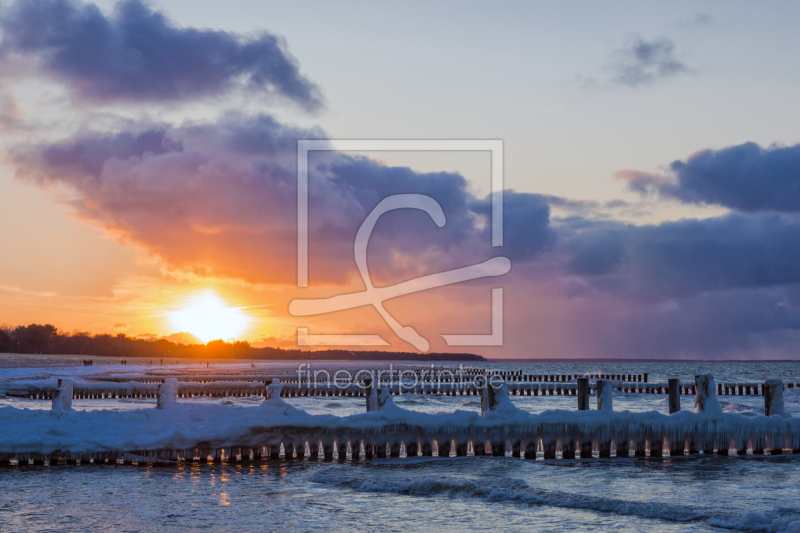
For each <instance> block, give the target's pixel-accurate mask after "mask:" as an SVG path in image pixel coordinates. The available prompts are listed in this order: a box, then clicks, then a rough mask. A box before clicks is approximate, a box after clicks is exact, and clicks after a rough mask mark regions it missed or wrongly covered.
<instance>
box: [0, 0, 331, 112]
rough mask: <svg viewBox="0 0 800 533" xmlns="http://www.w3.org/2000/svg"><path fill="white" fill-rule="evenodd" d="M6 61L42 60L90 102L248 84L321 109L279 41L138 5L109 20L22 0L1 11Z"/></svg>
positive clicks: (127, 5) (128, 4) (80, 8)
mask: <svg viewBox="0 0 800 533" xmlns="http://www.w3.org/2000/svg"><path fill="white" fill-rule="evenodd" d="M0 28H1V29H2V34H3V39H2V43H0V57H2V58H4V59H5V60H8V59H9V57H11V56H13V55H20V56H22V57H24V58H26V59H31V58H34V59H36V60H37V63H36V64H37V66H38V68H40V69H42V71H43V73H45V74H46V75H49V76H51V77H53V78H55V79H57V80H58V81H60V82H62V83H65V84H66V85H67V86H69V87H70V88H71V89H72V90H73V91H74V93H75V94H76V95H77V96H78V97H79V98H81V99H85V100H89V101H92V102H114V101H127V102H171V101H178V100H187V99H192V98H198V97H205V96H214V95H220V94H222V93H224V92H225V91H227V90H229V89H231V88H233V87H236V86H240V85H242V86H244V87H246V88H248V89H250V90H252V91H255V92H259V93H268V94H277V95H280V96H282V97H285V98H288V99H290V100H292V101H294V102H296V103H298V104H300V105H301V106H303V107H304V108H306V109H309V110H313V109H316V108H318V107H319V106H320V105H321V96H320V93H319V91H318V89H317V87H316V86H315V85H314V84H313V83H312V82H310V81H309V80H308V79H306V78H305V77H304V76H303V75H301V74H300V72H299V68H298V65H297V61H296V60H295V59H294V58H293V57H292V56H291V55H290V54H289V53H288V52H287V50H286V46H285V44H284V42H283V40H282V39H281V38H280V37H277V36H275V35H272V34H269V33H266V32H262V33H260V34H259V35H258V36H255V37H249V38H244V37H242V36H239V35H236V34H232V33H228V32H224V31H216V30H199V29H195V28H179V27H176V26H175V25H174V24H173V23H172V22H171V21H170V20H168V19H167V18H166V17H165V16H164V14H162V13H160V12H158V11H155V10H153V9H152V8H150V7H149V6H147V5H146V4H144V3H142V2H141V1H139V0H125V1H122V2H120V3H118V4H117V5H116V8H115V10H114V12H113V13H112V14H111V15H110V16H107V15H105V14H104V13H102V12H101V11H100V9H99V8H98V7H97V6H96V5H94V4H84V3H81V2H78V1H74V0H33V1H23V0H20V1H18V2H17V3H15V4H13V5H12V6H11V7H10V8H7V9H4V10H3V11H2V16H0Z"/></svg>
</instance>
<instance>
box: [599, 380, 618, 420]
mask: <svg viewBox="0 0 800 533" xmlns="http://www.w3.org/2000/svg"><path fill="white" fill-rule="evenodd" d="M613 390H614V386H613V384H612V383H611V382H610V381H605V380H600V381H598V382H597V410H598V411H602V412H604V413H610V412H612V411H613V410H614V406H613V403H612V397H613V395H612V391H613Z"/></svg>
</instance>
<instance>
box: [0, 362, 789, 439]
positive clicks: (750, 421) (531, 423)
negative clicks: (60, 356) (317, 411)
mask: <svg viewBox="0 0 800 533" xmlns="http://www.w3.org/2000/svg"><path fill="white" fill-rule="evenodd" d="M706 383H707V385H708V386H707V387H702V390H703V395H705V396H704V399H703V400H702V401H701V402H700V403H701V405H704V406H705V407H704V409H702V410H700V411H699V412H696V413H692V412H688V411H682V412H679V413H675V414H673V415H665V414H662V413H659V412H656V411H650V412H645V413H632V412H630V411H621V412H616V411H612V410H610V409H609V408H605V407H604V408H603V409H602V410H599V411H564V410H550V411H545V412H543V413H540V414H538V415H534V414H530V413H528V412H525V411H522V410H520V409H518V408H516V407H515V406H514V404H513V402H512V400H511V398H510V397H509V395H508V389H507V387H506V386H502V387H500V388H499V389H497V390H496V391H495V398H494V402H493V405H492V407H491V409H489V410H488V411H486V413H485V415H483V416H481V415H480V414H478V413H477V412H467V411H461V410H457V411H455V412H453V413H438V414H428V413H421V412H416V411H410V410H406V409H403V408H401V407H398V406H397V405H395V404H394V402H393V401H392V399H391V396H389V395H387V394H386V393H383V394H381V395H380V397H382V398H381V399H382V400H383V402H382V404H380V403H379V409H378V410H375V411H371V412H366V413H360V414H356V415H351V416H345V417H339V416H334V415H310V414H308V413H306V412H305V411H302V410H300V409H297V408H295V407H293V406H292V405H291V404H290V403H287V402H286V401H284V399H282V398H281V397H280V387H281V386H282V384H281V383H280V382H279V381H278V380H275V381H273V383H272V384H271V385H269V386H268V393H267V396H268V397H267V399H265V400H264V402H263V403H262V404H260V405H259V406H258V407H236V406H228V405H189V404H187V403H182V402H180V401H169V400H167V401H166V402H165V403H164V404H163V408H162V409H139V410H132V411H114V410H101V411H71V410H69V409H65V408H64V405H63V403H62V405H61V409H54V410H53V411H49V412H48V411H39V410H28V409H17V408H13V407H4V408H0V427H2V428H3V431H2V433H0V454H51V453H55V452H59V453H100V452H112V451H134V450H165V449H171V450H190V449H194V448H203V449H212V448H214V449H217V448H229V447H258V446H278V445H279V444H280V443H284V445H286V444H288V443H295V444H296V443H305V442H319V441H323V442H329V443H332V442H334V441H335V442H343V441H347V440H350V441H351V442H358V441H364V442H376V443H378V444H379V445H380V443H387V442H394V443H398V444H399V443H400V442H401V441H402V442H406V443H408V442H412V441H414V442H427V441H433V440H436V441H439V442H443V441H450V440H454V441H456V442H461V443H466V442H468V441H470V440H473V441H486V442H507V443H510V444H514V443H520V444H521V445H522V447H523V449H525V447H526V445H530V444H531V443H536V444H537V445H538V443H541V446H542V448H543V449H545V450H547V449H551V448H554V447H555V446H557V445H558V444H557V443H563V442H570V441H571V442H594V443H595V444H598V443H608V442H610V441H613V442H615V443H618V444H619V443H628V442H634V443H635V444H636V446H637V449H638V447H641V448H642V449H643V448H644V446H645V442H649V443H650V446H651V447H652V446H653V445H654V444H659V443H666V444H667V446H669V444H670V443H679V445H678V446H679V448H680V451H682V450H683V443H685V442H686V443H694V445H695V446H696V447H697V448H698V449H700V450H702V449H706V450H708V451H710V450H711V449H712V448H713V447H714V446H717V447H719V448H724V449H727V448H728V446H730V447H731V449H737V450H742V449H746V448H753V449H763V448H767V449H770V448H771V447H773V445H775V447H779V448H785V447H788V448H792V449H794V450H797V449H800V419H795V418H788V419H785V418H783V417H781V416H772V417H769V418H768V417H765V416H755V417H745V416H741V415H737V414H732V413H723V412H722V411H721V410H720V409H719V408H718V407H719V402H718V401H717V400H716V394H715V392H714V387H713V378H710V379H708V380H707V381H706ZM67 385H68V382H67V381H66V380H65V381H64V382H63V383H62V386H67ZM172 386H174V383H165V384H162V385H161V387H162V392H163V394H164V395H165V396H169V397H170V398H172ZM606 390H608V391H609V393H610V391H611V388H610V387H609V388H608V389H606ZM604 394H606V393H604ZM605 399H608V398H605ZM62 401H63V400H62ZM603 405H604V406H605V405H610V402H609V404H606V403H605V401H604V402H603ZM715 443H716V444H715ZM657 448H658V446H657ZM673 448H674V447H673Z"/></svg>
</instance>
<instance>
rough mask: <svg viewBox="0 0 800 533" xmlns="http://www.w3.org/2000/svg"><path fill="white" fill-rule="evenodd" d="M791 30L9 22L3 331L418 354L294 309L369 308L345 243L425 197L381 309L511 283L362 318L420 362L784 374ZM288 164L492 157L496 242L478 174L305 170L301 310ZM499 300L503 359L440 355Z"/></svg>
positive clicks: (698, 20)
mask: <svg viewBox="0 0 800 533" xmlns="http://www.w3.org/2000/svg"><path fill="white" fill-rule="evenodd" d="M798 11H800V6H798V5H797V4H796V3H790V2H775V3H772V4H770V6H769V9H766V8H765V7H764V5H763V4H756V3H746V2H670V3H643V2H613V3H607V4H604V5H598V4H596V3H591V2H559V3H545V2H499V3H488V2H407V3H404V4H402V6H401V5H392V4H388V3H370V2H340V3H336V4H330V3H324V2H310V1H305V2H304V1H300V2H291V3H290V2H286V3H276V2H264V1H258V2H245V1H237V0H230V1H228V2H225V3H219V2H210V1H198V0H193V1H177V0H176V1H160V2H152V3H142V2H139V1H127V2H119V3H116V2H98V3H97V4H93V3H88V2H84V3H81V2H73V1H67V0H48V1H20V2H6V3H4V4H2V9H0V149H2V158H0V205H2V209H0V224H1V225H0V250H2V252H0V324H6V325H11V326H13V325H15V324H28V323H32V322H37V323H52V324H54V325H56V326H57V327H59V328H61V329H63V330H65V331H73V330H81V331H89V332H92V333H112V334H116V333H125V334H128V335H131V336H139V335H143V336H145V338H158V337H163V336H166V337H169V336H170V335H174V334H176V333H179V332H181V331H185V330H191V329H192V327H193V326H194V328H195V331H193V332H192V333H194V334H195V336H197V337H198V338H200V339H201V340H209V339H207V338H204V337H206V335H211V336H213V335H214V334H216V333H217V330H215V329H214V325H215V324H217V325H218V324H219V323H221V322H225V324H226V327H224V328H221V329H219V331H220V332H223V331H224V335H223V336H225V337H226V338H228V337H227V336H228V335H231V337H230V338H239V339H244V340H248V341H250V342H252V343H253V344H255V345H258V346H267V345H269V346H282V347H292V346H296V345H297V329H298V328H308V332H309V333H311V334H337V335H355V334H376V335H380V337H381V338H382V339H384V340H385V341H386V343H387V345H388V348H387V349H392V350H409V349H414V347H413V346H412V344H409V343H408V342H407V341H406V340H403V339H401V338H400V337H398V335H397V334H396V333H395V332H394V331H393V330H392V329H391V328H390V327H389V325H388V324H387V322H386V321H385V320H384V318H383V317H382V316H381V315H380V314H379V312H378V310H376V309H375V308H373V307H371V306H367V307H360V308H357V309H349V310H343V311H338V312H335V313H327V314H321V315H316V316H302V317H299V316H293V315H292V314H291V313H290V312H289V304H290V302H291V301H292V300H294V299H297V298H302V299H308V298H322V297H331V296H336V295H340V294H345V293H352V292H359V291H363V290H364V282H363V281H362V278H361V276H360V274H359V270H358V268H357V264H356V261H355V260H354V256H353V246H354V240H355V237H356V233H357V231H358V229H359V227H360V225H361V224H362V222H363V221H364V220H365V218H366V217H367V216H368V215H369V214H370V212H372V210H373V209H374V208H375V207H376V206H377V205H378V203H379V202H380V201H381V200H382V199H383V198H386V197H388V196H391V195H396V194H425V195H428V196H430V197H431V198H434V199H435V200H436V202H438V204H439V205H440V206H441V208H442V211H443V214H444V216H445V217H446V223H445V224H444V225H443V226H442V227H437V224H435V223H434V221H432V220H431V218H430V217H429V215H428V214H425V213H423V212H421V211H419V210H409V209H404V210H401V211H393V212H390V213H387V214H384V215H383V216H382V217H381V218H380V219H379V220H378V223H377V225H376V226H375V230H374V232H373V234H372V236H371V239H370V241H369V248H368V250H369V252H368V265H369V270H370V275H371V279H372V281H373V282H374V283H375V286H376V287H379V286H390V285H394V284H397V283H399V282H403V281H407V280H413V279H416V278H419V277H420V276H425V275H430V274H435V273H438V272H443V271H446V270H450V269H456V268H462V267H465V266H468V265H473V264H477V263H480V262H482V261H486V260H488V259H491V258H492V257H498V256H502V257H507V258H508V259H509V260H510V263H511V268H510V272H508V273H506V274H503V275H500V276H495V277H491V278H483V279H476V280H473V281H467V282H464V283H459V284H457V285H449V286H445V287H439V288H435V289H431V290H426V291H422V292H417V293H415V294H408V295H404V296H400V297H397V298H394V299H391V300H387V301H385V302H384V305H385V309H386V312H388V313H390V314H391V316H392V317H394V319H396V320H397V322H399V324H402V325H403V326H406V327H413V328H414V329H415V330H416V331H417V332H418V333H419V334H420V335H422V337H424V338H425V339H427V340H428V341H429V342H430V349H431V350H437V351H470V352H475V353H480V354H482V355H486V356H488V357H501V358H535V357H547V358H645V359H664V358H673V359H674V358H679V359H684V358H690V359H691V358H696V359H745V360H750V359H797V358H800V290H798V287H800V285H798V282H800V268H798V267H797V266H796V265H798V264H800V263H799V262H798V259H800V257H798V256H800V250H799V249H798V245H799V244H800V216H798V211H800V146H798V145H797V142H798V134H797V124H798V123H800V121H799V120H798V119H800V103H798V100H797V97H796V87H797V86H798V81H800V80H798V78H800V71H798V69H795V68H793V65H794V63H795V62H796V61H795V58H796V57H797V54H798V52H800V37H798V36H797V32H796V28H795V24H794V21H796V20H797V17H798V15H799V14H800V13H798ZM299 139H316V140H324V139H407V140H420V139H489V140H501V141H502V143H503V167H504V172H503V178H504V194H503V199H504V224H503V233H504V244H503V246H502V247H492V246H491V205H492V201H491V187H490V185H491V177H492V176H491V164H492V160H491V156H490V153H489V152H463V151H448V152H441V153H424V152H414V151H410V152H387V151H381V152H364V151H362V152H336V151H329V152H315V153H312V155H311V156H310V158H309V284H308V285H309V286H308V288H298V286H297V208H296V205H297V163H296V161H297V141H298V140H299ZM493 288H503V295H504V296H503V305H502V309H503V320H502V330H503V335H502V345H499V346H472V347H461V346H448V345H447V344H446V343H445V341H444V339H443V338H442V335H452V334H461V335H464V334H489V333H491V332H492V331H493V325H492V289H493ZM214 309H217V310H218V311H219V310H220V309H222V310H224V312H223V313H222V314H219V315H213V312H214ZM206 311H207V312H206ZM220 312H221V311H220ZM209 313H211V314H209ZM200 316H203V317H205V319H203V320H201V319H199V318H195V319H192V317H200ZM210 316H211V317H212V318H214V320H208V317H210ZM216 318H219V320H216ZM220 334H221V335H222V333H220ZM171 338H177V337H171Z"/></svg>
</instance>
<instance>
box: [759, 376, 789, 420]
mask: <svg viewBox="0 0 800 533" xmlns="http://www.w3.org/2000/svg"><path fill="white" fill-rule="evenodd" d="M764 413H765V414H766V415H767V416H772V415H783V414H784V413H785V411H784V407H783V381H782V380H780V379H768V380H766V381H764Z"/></svg>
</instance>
